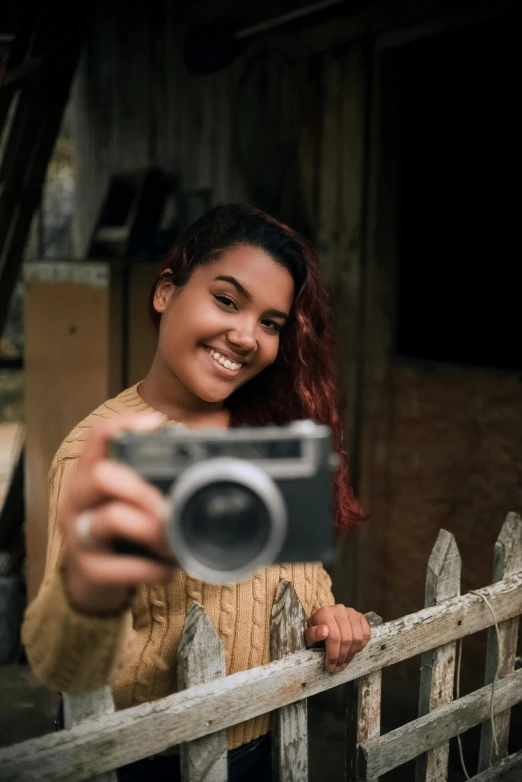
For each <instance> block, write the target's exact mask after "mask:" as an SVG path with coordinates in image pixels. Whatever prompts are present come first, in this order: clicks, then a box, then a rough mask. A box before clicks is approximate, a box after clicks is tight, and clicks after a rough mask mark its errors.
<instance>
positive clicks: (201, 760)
mask: <svg viewBox="0 0 522 782" xmlns="http://www.w3.org/2000/svg"><path fill="white" fill-rule="evenodd" d="M225 675H226V670H225V649H224V647H223V643H222V641H221V639H220V637H219V635H218V633H217V630H216V629H215V627H214V626H213V624H212V622H211V621H210V619H209V618H208V616H207V614H206V613H205V609H204V608H203V606H202V605H201V604H200V603H196V602H195V601H194V602H193V603H191V605H190V608H189V611H188V614H187V618H186V620H185V626H184V628H183V635H182V636H181V641H180V644H179V647H178V688H179V690H180V691H181V690H186V689H188V688H189V687H194V686H195V685H196V684H203V683H205V682H211V681H214V680H215V679H220V678H221V677H223V676H225ZM211 723H212V721H211V720H209V721H208V723H207V727H208V728H211ZM181 778H182V780H183V782H227V779H228V771H227V738H226V731H224V730H220V731H216V733H210V734H209V735H207V736H202V737H201V738H199V739H195V740H193V741H191V742H189V743H184V744H182V745H181Z"/></svg>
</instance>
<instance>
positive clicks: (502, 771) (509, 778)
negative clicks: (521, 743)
mask: <svg viewBox="0 0 522 782" xmlns="http://www.w3.org/2000/svg"><path fill="white" fill-rule="evenodd" d="M521 779H522V750H521V751H520V752H517V753H516V754H515V755H510V756H509V757H507V758H504V759H503V760H501V761H500V763H495V765H494V766H491V768H488V769H486V770H485V771H483V772H482V773H481V774H477V775H476V776H475V777H472V778H471V782H520V780H521Z"/></svg>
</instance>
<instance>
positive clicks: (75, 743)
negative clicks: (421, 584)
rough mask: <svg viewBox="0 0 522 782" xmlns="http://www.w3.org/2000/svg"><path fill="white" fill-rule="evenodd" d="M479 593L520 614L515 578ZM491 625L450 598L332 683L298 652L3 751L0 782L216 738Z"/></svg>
mask: <svg viewBox="0 0 522 782" xmlns="http://www.w3.org/2000/svg"><path fill="white" fill-rule="evenodd" d="M479 591H481V592H482V591H484V592H485V593H486V594H487V596H488V598H489V600H490V602H491V604H492V605H493V608H494V610H495V613H496V615H497V617H498V619H499V621H505V620H507V619H511V618H513V617H514V616H517V615H518V614H520V613H522V573H521V574H516V575H513V576H509V577H508V578H506V579H504V581H502V582H499V583H498V584H494V585H493V586H491V587H488V588H487V589H485V590H479ZM491 622H492V620H491V615H490V613H489V610H488V608H487V606H486V605H485V604H484V602H483V600H482V599H481V598H480V597H479V596H478V595H474V594H470V595H463V596H461V597H457V598H453V599H452V600H448V601H447V602H446V603H445V604H444V605H442V606H435V607H434V608H425V609H423V610H422V611H418V612H416V613H414V614H410V615H409V616H405V617H402V618H401V619H397V620H394V621H392V622H388V623H387V624H385V625H383V626H382V627H377V628H376V629H375V631H374V634H373V637H372V638H371V640H370V642H369V643H368V645H367V647H366V648H365V649H364V650H363V651H362V652H360V654H358V655H357V656H356V657H355V659H354V660H353V661H352V663H351V664H350V665H349V666H348V668H347V669H346V670H345V671H343V672H342V673H339V674H336V675H335V676H331V675H330V674H329V673H328V672H326V671H325V670H324V667H323V653H318V652H317V651H314V650H307V651H305V652H297V653H296V654H292V655H289V656H288V657H285V658H283V659H282V660H278V661H277V662H273V663H269V664H268V665H263V666H260V667H259V668H254V669H252V670H250V671H241V672H239V673H235V674H233V675H231V676H227V677H225V678H224V679H221V680H219V681H214V682H209V683H208V684H199V685H197V686H196V687H192V688H191V689H190V690H185V691H184V692H182V693H176V694H174V695H169V696H167V697H166V698H162V699H160V700H157V701H153V702H151V703H144V704H140V705H139V706H134V707H132V708H130V709H125V710H124V711H121V712H118V713H116V714H111V715H108V716H107V717H103V718H101V719H98V720H95V721H93V720H87V721H86V722H84V723H82V724H81V725H78V726H76V727H74V728H72V729H71V730H68V731H63V732H62V733H61V734H52V735H46V736H42V737H40V738H37V739H31V740H30V741H25V742H21V743H20V744H16V745H15V746H13V747H8V748H6V749H4V750H2V751H0V763H2V782H13V781H14V780H20V779H21V778H22V779H24V782H30V781H31V780H32V779H39V780H41V781H42V782H45V780H49V782H51V781H52V782H59V780H71V781H72V780H75V782H80V780H83V779H88V778H89V776H92V775H93V774H99V773H102V772H104V771H107V770H109V769H111V768H115V767H118V766H119V765H121V763H122V761H125V762H127V763H129V762H131V761H133V760H138V759H139V758H141V757H145V756H147V755H149V754H153V753H157V752H162V751H163V750H165V749H167V748H168V747H169V746H171V745H172V744H178V743H181V742H183V741H192V740H193V739H195V738H199V737H200V736H203V735H206V734H207V733H208V732H209V731H211V730H213V731H216V730H223V729H224V728H227V727H228V726H230V725H235V724H237V723H238V722H243V721H244V720H248V719H250V718H252V717H256V716H258V715H260V714H266V713H267V712H269V711H272V710H273V709H274V708H277V707H282V706H287V705H288V704H289V703H293V702H294V701H297V700H301V699H302V698H304V697H310V696H312V695H315V694H316V693H318V692H322V691H325V690H328V689H331V688H332V687H336V686H338V685H340V684H344V683H345V682H348V681H352V680H353V679H357V678H358V677H359V676H365V675H367V674H369V673H372V672H373V671H377V670H379V669H381V668H385V667H386V666H388V665H393V664H394V663H397V662H400V661H401V660H405V659H407V658H409V657H412V656H414V655H416V654H421V653H422V652H425V651H427V650H428V649H432V648H433V647H434V646H435V645H436V644H437V643H439V644H445V643H450V641H453V640H456V639H457V638H462V637H464V636H466V635H469V634H471V633H476V632H479V631H480V630H484V629H485V628H487V627H489V626H490V625H491ZM303 685H305V686H303ZM439 743H440V742H439ZM87 764H88V767H87Z"/></svg>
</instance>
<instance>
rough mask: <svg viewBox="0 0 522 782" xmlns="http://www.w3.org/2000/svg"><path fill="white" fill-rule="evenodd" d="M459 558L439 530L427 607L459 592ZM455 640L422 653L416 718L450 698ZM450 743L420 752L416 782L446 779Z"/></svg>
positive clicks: (449, 536)
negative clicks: (417, 714) (423, 752)
mask: <svg viewBox="0 0 522 782" xmlns="http://www.w3.org/2000/svg"><path fill="white" fill-rule="evenodd" d="M461 564H462V563H461V558H460V554H459V550H458V548H457V544H456V542H455V538H454V537H453V535H452V534H451V533H450V532H447V531H446V530H443V529H441V530H440V532H439V535H438V538H437V540H436V542H435V545H434V547H433V550H432V552H431V556H430V559H429V562H428V571H427V576H426V593H425V605H426V607H430V606H434V605H440V604H441V603H443V602H444V601H445V600H448V599H449V598H452V597H456V596H457V595H459V594H460V574H461ZM455 653H456V643H455V641H452V642H451V643H449V644H445V645H444V646H439V647H437V648H436V649H430V651H429V652H425V653H424V654H423V655H422V662H421V678H420V692H419V717H423V716H424V715H425V714H429V713H430V712H433V711H435V710H436V709H438V708H440V707H441V706H445V705H446V704H447V703H451V701H452V700H453V687H454V684H455ZM448 759H449V742H445V743H444V744H441V745H440V746H438V747H434V749H432V750H430V751H429V752H428V753H427V754H425V755H424V754H423V755H421V756H420V757H419V758H418V760H417V766H416V769H415V779H416V782H424V780H428V782H446V780H447V777H448Z"/></svg>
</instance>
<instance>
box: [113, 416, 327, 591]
mask: <svg viewBox="0 0 522 782" xmlns="http://www.w3.org/2000/svg"><path fill="white" fill-rule="evenodd" d="M111 456H112V458H113V459H115V460H117V461H119V462H121V463H123V464H126V465H128V466H129V467H131V468H133V469H134V470H136V471H137V472H138V473H139V474H140V475H141V476H142V477H143V478H145V479H146V480H147V481H149V482H150V483H152V484H154V485H155V486H157V487H158V489H159V490H160V491H161V492H162V493H163V494H164V495H166V496H167V497H168V498H169V500H170V504H171V514H170V518H169V519H168V521H167V536H168V539H169V542H170V544H171V546H172V550H173V552H174V553H175V556H176V559H177V561H178V562H179V564H180V566H181V567H182V568H183V569H184V570H186V571H187V572H188V573H190V575H192V576H193V577H194V578H197V579H199V580H201V581H204V582H206V583H210V584H230V583H234V582H237V581H241V580H244V579H246V578H248V577H250V576H251V575H252V574H253V573H254V572H255V571H256V570H258V569H259V568H261V567H264V566H268V565H272V564H274V563H277V562H310V561H321V562H325V561H328V560H330V559H331V558H332V555H333V532H332V471H333V470H334V469H335V467H336V465H337V458H338V457H337V454H335V452H333V451H332V445H331V433H330V429H329V427H327V426H323V425H320V424H316V423H314V422H313V421H296V422H294V423H291V424H289V425H288V426H283V427H281V426H265V427H246V426H242V427H239V428H236V429H224V430H221V429H204V430H203V429H200V430H194V431H190V432H189V431H188V430H187V429H186V428H185V427H184V426H167V427H163V428H162V429H159V430H157V431H156V432H154V433H152V434H149V433H137V432H126V433H123V434H121V435H119V436H118V437H116V438H115V439H114V440H113V443H112V449H111ZM118 550H119V551H120V552H121V553H133V552H132V550H131V549H129V548H125V545H123V547H122V546H121V542H120V546H119V548H118ZM134 553H140V552H139V551H135V552H134ZM141 553H143V551H142V552H141Z"/></svg>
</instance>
